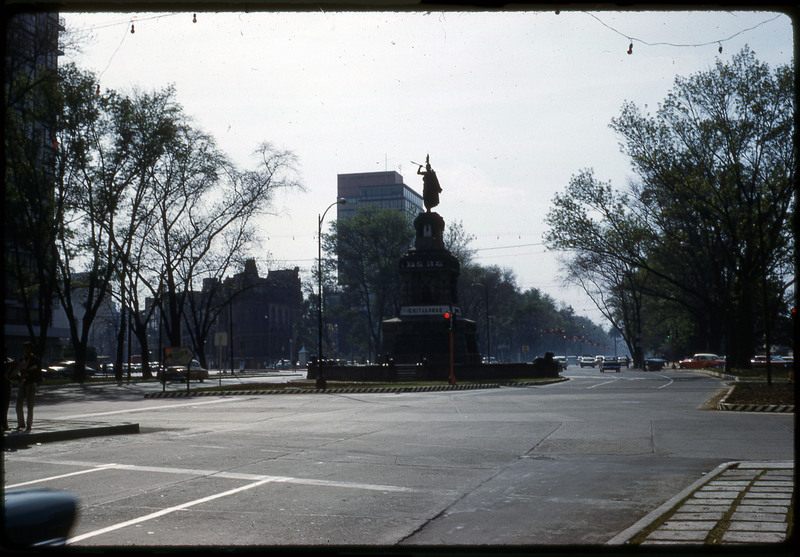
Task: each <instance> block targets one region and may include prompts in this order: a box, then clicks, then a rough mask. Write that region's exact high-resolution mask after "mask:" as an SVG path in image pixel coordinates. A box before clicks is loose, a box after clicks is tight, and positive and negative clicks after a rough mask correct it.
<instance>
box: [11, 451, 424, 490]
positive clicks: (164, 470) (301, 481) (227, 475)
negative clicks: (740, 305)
mask: <svg viewBox="0 0 800 557" xmlns="http://www.w3.org/2000/svg"><path fill="white" fill-rule="evenodd" d="M21 460H25V461H28V462H39V463H42V464H67V465H71V466H86V467H90V468H91V469H89V470H82V471H79V472H71V473H69V474H63V475H60V476H51V477H48V478H42V479H40V480H33V481H31V482H25V483H24V484H17V485H16V486H7V487H9V488H10V487H17V486H20V485H27V484H30V483H40V482H45V481H50V480H55V479H59V478H63V477H68V476H74V475H78V474H86V473H88V472H95V471H99V470H125V471H128V472H151V473H157V474H182V475H186V476H196V477H198V478H223V479H226V480H240V481H248V482H261V481H269V482H275V483H290V484H296V485H317V486H326V487H341V488H350V489H365V490H371V491H391V492H405V493H415V492H417V491H419V490H417V489H415V488H411V487H402V486H397V485H385V484H367V483H358V482H341V481H335V480H319V479H315V478H298V477H293V476H272V475H267V474H248V473H244V472H226V471H224V470H203V469H199V468H174V467H166V466H141V465H137V464H117V463H111V464H97V463H93V462H80V461H64V462H59V461H53V460H44V459H35V458H26V459H21Z"/></svg>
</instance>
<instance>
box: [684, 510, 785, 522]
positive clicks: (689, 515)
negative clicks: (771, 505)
mask: <svg viewBox="0 0 800 557" xmlns="http://www.w3.org/2000/svg"><path fill="white" fill-rule="evenodd" d="M723 516H725V512H724V511H718V512H713V513H710V512H706V513H693V512H684V511H678V512H676V513H675V514H673V515H672V516H671V517H670V518H671V519H672V520H677V521H682V520H713V521H714V522H718V521H720V520H722V517H723ZM774 516H780V515H774ZM742 520H747V519H746V518H743V519H742Z"/></svg>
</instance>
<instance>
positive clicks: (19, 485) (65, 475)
mask: <svg viewBox="0 0 800 557" xmlns="http://www.w3.org/2000/svg"><path fill="white" fill-rule="evenodd" d="M114 466H116V464H101V465H99V466H97V467H95V468H91V469H89V470H78V471H77V472H70V473H69V474H60V475H58V476H50V477H49V478H40V479H38V480H31V481H29V482H22V483H18V484H13V485H7V486H6V487H5V488H6V489H14V488H15V487H24V486H26V485H33V484H38V483H42V482H50V481H53V480H60V479H61V478H69V477H70V476H80V475H83V474H90V473H92V472H98V471H100V470H107V469H109V468H113V467H114Z"/></svg>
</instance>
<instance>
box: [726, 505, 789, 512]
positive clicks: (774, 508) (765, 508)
mask: <svg viewBox="0 0 800 557" xmlns="http://www.w3.org/2000/svg"><path fill="white" fill-rule="evenodd" d="M736 510H737V511H741V512H746V513H787V512H789V506H788V505H739V506H738V507H736Z"/></svg>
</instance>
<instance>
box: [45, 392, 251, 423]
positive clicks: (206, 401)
mask: <svg viewBox="0 0 800 557" xmlns="http://www.w3.org/2000/svg"><path fill="white" fill-rule="evenodd" d="M235 400H236V398H235V397H231V398H220V399H213V400H203V401H197V402H187V403H185V404H170V405H161V406H147V407H146V408H129V409H127V410H113V411H109V412H93V413H91V414H75V415H73V416H59V419H60V420H74V419H77V418H94V417H96V416H113V415H114V414H129V413H133V412H148V411H150V410H164V409H168V410H172V409H173V408H181V407H184V406H204V405H206V404H220V403H221V402H234V401H235Z"/></svg>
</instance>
